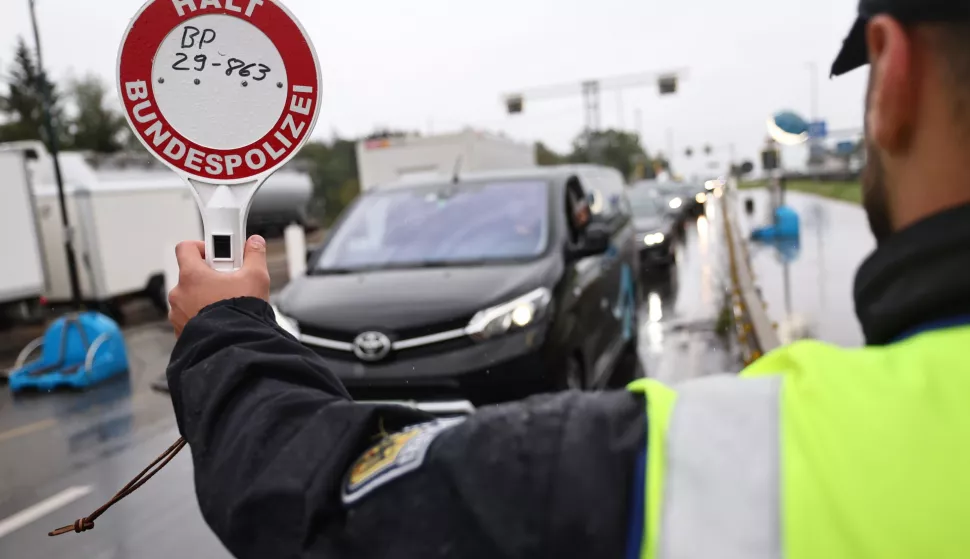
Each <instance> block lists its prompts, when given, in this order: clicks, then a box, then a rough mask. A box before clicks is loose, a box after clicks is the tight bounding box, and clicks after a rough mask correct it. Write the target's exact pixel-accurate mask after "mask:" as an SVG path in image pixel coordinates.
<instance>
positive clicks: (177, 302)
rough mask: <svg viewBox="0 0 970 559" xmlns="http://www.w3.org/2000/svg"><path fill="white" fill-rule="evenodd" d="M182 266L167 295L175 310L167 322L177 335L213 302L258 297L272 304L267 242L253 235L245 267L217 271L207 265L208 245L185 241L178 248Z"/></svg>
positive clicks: (247, 249) (247, 247)
mask: <svg viewBox="0 0 970 559" xmlns="http://www.w3.org/2000/svg"><path fill="white" fill-rule="evenodd" d="M175 256H176V258H178V263H179V283H178V285H176V286H175V289H173V290H172V291H171V293H169V295H168V300H169V303H170V304H171V306H172V310H171V311H169V313H168V320H169V321H170V322H171V323H172V326H174V327H175V335H176V336H180V335H182V329H184V328H185V325H186V323H188V321H189V320H192V318H193V317H195V315H197V314H199V311H201V310H202V309H204V308H206V307H208V306H209V305H211V304H213V303H218V302H219V301H224V300H226V299H235V298H237V297H256V298H257V299H262V300H264V301H267V302H268V301H269V268H267V267H266V241H265V240H264V239H263V238H262V237H260V236H258V235H257V236H254V237H251V238H250V239H249V241H248V242H247V243H246V252H245V254H244V256H243V267H242V268H241V269H240V270H237V271H235V272H232V273H226V272H217V271H215V270H213V269H212V268H210V267H209V265H208V264H206V262H205V243H204V242H202V241H185V242H183V243H179V245H178V247H176V248H175Z"/></svg>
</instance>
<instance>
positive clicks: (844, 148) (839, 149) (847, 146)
mask: <svg viewBox="0 0 970 559" xmlns="http://www.w3.org/2000/svg"><path fill="white" fill-rule="evenodd" d="M855 150H856V143H855V142H839V143H838V144H836V145H835V153H837V154H839V155H852V154H853V153H855Z"/></svg>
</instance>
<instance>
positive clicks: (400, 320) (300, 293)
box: [278, 259, 561, 332]
mask: <svg viewBox="0 0 970 559" xmlns="http://www.w3.org/2000/svg"><path fill="white" fill-rule="evenodd" d="M557 265H558V266H561V264H557V259H544V260H540V261H537V262H532V263H527V264H511V265H490V266H468V267H454V268H429V269H398V270H393V269H392V270H378V271H368V272H361V273H355V274H343V275H319V276H305V277H301V278H299V279H297V280H296V281H293V282H291V283H290V284H289V285H288V286H287V287H286V288H285V289H284V290H283V292H282V293H281V294H280V297H279V299H278V304H279V308H280V312H282V313H283V314H285V315H287V316H289V317H291V318H294V319H296V320H297V322H299V323H300V325H301V327H304V326H311V327H316V328H321V329H327V330H339V331H343V332H348V331H349V332H361V331H364V330H368V329H377V330H390V331H395V330H403V329H410V328H415V327H421V326H427V325H433V324H437V323H445V322H449V321H454V320H461V319H464V318H466V317H467V318H471V316H472V315H474V314H475V313H477V312H478V311H480V310H483V309H486V308H488V307H490V306H493V305H497V304H500V303H503V302H505V301H508V300H511V299H514V298H516V297H518V296H520V295H523V294H525V293H528V292H529V291H532V290H533V289H536V288H537V287H540V286H543V285H548V284H549V283H550V281H549V278H551V277H554V276H555V267H556V266H557Z"/></svg>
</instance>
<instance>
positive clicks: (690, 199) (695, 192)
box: [675, 182, 708, 217]
mask: <svg viewBox="0 0 970 559" xmlns="http://www.w3.org/2000/svg"><path fill="white" fill-rule="evenodd" d="M675 184H677V185H678V186H679V187H680V191H681V193H682V198H683V200H684V211H685V212H686V213H687V215H688V216H691V217H699V216H701V215H704V205H705V204H706V203H707V198H708V192H707V188H706V187H705V185H704V184H703V183H695V182H682V183H675Z"/></svg>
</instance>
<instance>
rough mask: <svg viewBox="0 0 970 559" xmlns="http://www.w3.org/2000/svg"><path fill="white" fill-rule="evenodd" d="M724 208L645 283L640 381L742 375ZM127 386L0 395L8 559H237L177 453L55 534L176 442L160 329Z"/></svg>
mask: <svg viewBox="0 0 970 559" xmlns="http://www.w3.org/2000/svg"><path fill="white" fill-rule="evenodd" d="M716 213H717V212H716V208H713V207H710V208H708V215H707V216H704V217H701V218H698V219H696V220H691V221H689V222H688V223H687V224H686V225H685V227H684V232H683V236H682V237H681V239H680V240H679V241H678V243H677V248H676V250H677V265H676V266H675V267H673V268H671V269H670V270H669V271H667V272H659V273H652V274H650V275H649V276H646V277H645V284H644V304H643V308H642V310H641V317H640V320H641V327H640V358H641V361H642V364H641V365H642V366H641V371H646V373H647V374H648V375H650V376H652V377H655V378H659V379H661V380H664V381H667V382H676V381H678V380H684V379H688V378H692V377H695V376H699V375H703V374H711V373H717V372H731V371H737V370H738V368H739V367H738V365H737V363H736V360H735V359H734V357H733V356H732V355H731V353H730V351H728V350H727V349H726V348H725V346H724V344H723V343H722V342H721V340H720V339H719V338H718V337H717V335H716V334H715V332H714V325H715V322H716V319H717V314H718V310H719V307H720V303H721V297H722V295H721V294H722V292H723V287H724V286H723V285H722V282H723V281H724V280H725V278H726V275H725V274H724V273H723V269H724V268H723V265H724V262H723V257H724V252H723V247H722V245H721V239H722V235H720V232H721V229H720V224H719V222H718V221H717V215H716ZM126 336H127V337H126V340H127V345H128V348H129V353H130V356H131V369H132V370H131V375H130V378H128V379H123V380H120V381H115V382H110V383H108V384H105V385H102V386H99V387H97V388H95V389H92V390H89V391H86V392H75V393H56V394H49V395H34V396H29V397H18V398H12V397H11V396H10V394H9V392H8V391H7V390H6V389H3V388H2V387H0V557H2V558H4V559H6V558H16V559H57V558H62V557H63V558H67V557H70V558H83V559H122V558H139V559H153V558H159V559H163V558H164V559H170V558H171V557H180V558H186V559H190V558H197V557H198V558H207V559H209V558H215V559H219V558H225V557H229V555H228V553H227V552H226V551H225V550H224V548H223V547H222V545H221V544H220V543H219V541H218V540H217V539H216V538H215V536H214V535H213V534H212V533H211V532H210V531H209V529H208V527H207V526H206V525H205V523H204V521H203V519H202V517H201V513H200V511H199V508H198V505H197V504H196V501H195V493H194V486H193V478H192V463H191V456H190V453H189V452H188V451H184V452H183V453H181V454H180V455H179V456H178V457H177V458H176V459H175V460H174V461H173V462H172V463H171V464H169V465H168V467H166V468H165V469H164V470H162V472H161V473H159V474H158V475H157V476H155V477H154V478H153V479H152V480H151V481H149V482H148V483H147V484H146V485H145V486H144V487H142V488H141V489H139V490H138V491H137V492H135V493H134V494H133V495H131V496H129V497H128V498H126V499H125V500H123V501H122V502H121V503H119V504H118V505H116V506H115V507H114V508H113V509H111V510H110V511H109V512H108V513H106V515H105V516H103V517H102V518H101V519H100V520H98V521H97V523H96V524H97V528H96V529H95V530H93V531H90V532H87V533H84V534H80V535H77V534H66V535H63V536H60V537H57V538H49V537H47V532H48V531H49V530H51V529H53V528H57V527H60V526H63V525H66V524H69V523H71V522H73V521H74V520H75V519H77V518H80V517H82V516H84V515H87V514H89V513H91V512H92V511H93V510H94V509H96V508H97V507H99V506H100V505H101V504H102V503H104V502H105V501H106V500H108V499H109V498H110V497H111V496H112V495H113V494H114V492H116V491H117V490H118V489H120V488H121V487H122V486H123V485H124V484H125V483H127V482H128V481H129V480H130V479H131V478H132V477H133V476H134V475H135V474H136V473H138V472H139V471H140V470H141V469H142V468H144V467H145V466H147V465H148V464H149V463H150V462H151V461H152V460H153V459H154V458H155V457H156V456H157V455H158V454H159V453H161V452H162V451H164V450H165V449H166V448H168V447H169V445H171V444H172V443H173V442H174V441H175V439H176V438H177V437H178V432H177V430H176V427H175V419H174V416H173V414H172V409H171V403H170V402H169V400H168V398H167V397H165V396H163V395H160V394H158V393H155V392H153V391H151V389H150V385H151V383H152V382H153V381H154V380H156V379H157V378H158V377H159V375H161V374H162V373H163V372H164V370H165V366H166V365H167V362H168V356H169V354H170V352H171V349H172V347H173V345H174V343H175V340H174V337H173V336H172V334H171V332H170V330H169V328H168V327H167V325H166V324H163V323H152V324H146V325H142V326H138V327H135V328H131V329H128V330H127V331H126Z"/></svg>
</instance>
